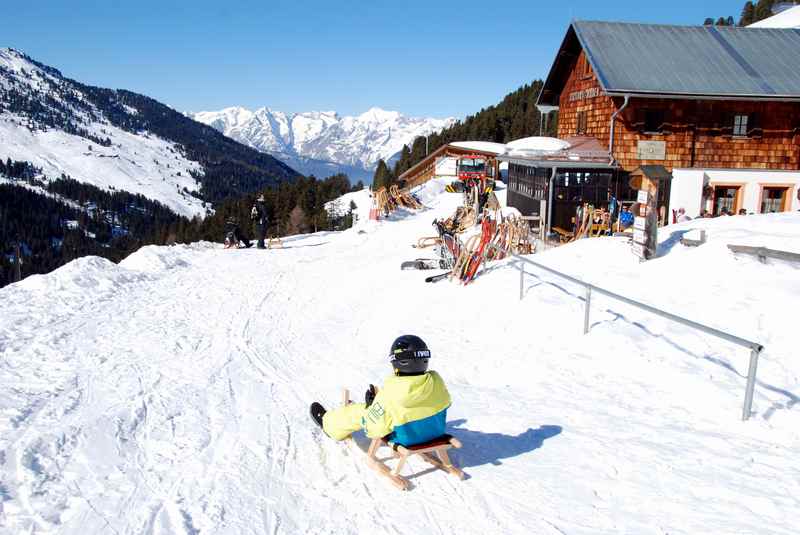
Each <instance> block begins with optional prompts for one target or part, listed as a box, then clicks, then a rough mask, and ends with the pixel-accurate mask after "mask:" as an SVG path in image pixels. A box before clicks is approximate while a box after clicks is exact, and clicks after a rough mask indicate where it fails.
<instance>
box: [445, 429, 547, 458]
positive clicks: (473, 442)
mask: <svg viewBox="0 0 800 535" xmlns="http://www.w3.org/2000/svg"><path fill="white" fill-rule="evenodd" d="M465 423H466V420H465V419H461V420H453V421H451V422H448V424H447V432H448V433H450V434H452V435H453V436H454V437H456V438H458V439H459V440H460V441H461V442H462V444H463V448H461V449H458V450H452V451H453V452H454V453H453V456H454V459H455V464H456V465H458V466H459V467H461V468H470V467H474V466H482V465H484V464H492V465H495V466H497V465H500V464H503V463H501V462H500V461H501V459H508V458H511V457H517V456H519V455H522V454H524V453H529V452H532V451H534V450H537V449H539V448H541V447H542V445H543V444H544V441H545V440H547V439H548V438H553V437H555V436H556V435H559V434H561V431H562V428H561V426H559V425H542V426H539V428H538V429H531V428H528V430H527V431H525V432H523V433H520V434H519V435H506V434H503V433H484V432H483V431H473V430H471V429H466V428H464V427H461V426H462V425H463V424H465Z"/></svg>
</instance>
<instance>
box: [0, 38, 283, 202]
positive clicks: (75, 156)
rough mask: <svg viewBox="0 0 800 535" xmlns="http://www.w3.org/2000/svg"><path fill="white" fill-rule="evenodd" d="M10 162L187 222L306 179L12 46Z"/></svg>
mask: <svg viewBox="0 0 800 535" xmlns="http://www.w3.org/2000/svg"><path fill="white" fill-rule="evenodd" d="M0 158H2V159H3V161H5V160H6V159H11V160H12V161H23V162H29V163H30V164H31V165H33V166H34V167H35V168H37V169H40V170H41V174H42V176H41V179H42V180H44V181H48V180H54V179H57V178H59V177H60V176H61V174H62V173H63V174H66V175H69V176H70V177H71V178H73V179H75V180H78V181H80V182H85V183H88V184H92V185H94V186H97V187H100V188H102V189H105V190H124V191H128V192H130V193H138V194H142V195H144V196H145V197H147V198H150V199H153V200H157V201H160V202H161V203H163V204H165V205H166V206H168V207H169V208H170V209H171V210H172V211H174V212H175V213H177V214H181V215H185V216H193V215H201V216H202V215H204V214H205V213H206V210H207V209H208V206H209V205H208V203H207V202H206V201H211V202H213V201H217V200H219V199H222V198H226V197H229V196H235V195H240V194H244V193H249V192H252V191H257V190H259V189H261V188H263V187H264V186H266V185H270V184H275V183H278V182H280V181H283V180H293V179H294V178H295V177H296V176H297V173H296V172H295V171H294V170H293V169H291V168H289V167H288V166H286V165H284V164H283V163H282V162H280V161H277V160H276V159H275V158H273V157H272V156H269V155H267V154H263V153H261V152H259V151H256V150H253V149H252V148H250V147H246V146H243V145H241V144H239V143H236V142H234V141H232V140H231V139H229V138H227V137H225V136H223V135H221V134H220V133H219V132H217V131H215V130H214V129H212V128H209V127H208V126H206V125H203V124H199V123H197V122H195V121H192V120H191V119H189V118H187V117H185V116H184V115H183V114H181V113H178V112H176V111H175V110H173V109H171V108H169V107H168V106H166V105H164V104H161V103H159V102H157V101H155V100H153V99H151V98H149V97H146V96H144V95H139V94H137V93H133V92H130V91H125V90H111V89H104V88H99V87H93V86H89V85H85V84H82V83H80V82H78V81H75V80H71V79H69V78H66V77H64V76H63V75H62V74H61V72H59V71H58V70H57V69H54V68H53V67H49V66H47V65H44V64H42V63H40V62H37V61H35V60H34V59H32V58H30V57H28V56H27V55H25V54H24V53H22V52H20V51H17V50H14V49H11V48H0ZM231 177H235V179H234V178H231Z"/></svg>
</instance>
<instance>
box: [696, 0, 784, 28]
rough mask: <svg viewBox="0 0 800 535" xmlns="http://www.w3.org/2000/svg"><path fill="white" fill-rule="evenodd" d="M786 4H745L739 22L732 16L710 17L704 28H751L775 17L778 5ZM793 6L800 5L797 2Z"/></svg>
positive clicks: (770, 0) (771, 0) (775, 0)
mask: <svg viewBox="0 0 800 535" xmlns="http://www.w3.org/2000/svg"><path fill="white" fill-rule="evenodd" d="M783 3H786V1H785V0H758V1H757V2H745V4H744V7H742V11H741V14H740V15H739V22H738V23H734V18H733V17H732V16H728V17H719V18H717V19H716V20H715V19H713V18H711V17H709V18H707V19H706V20H705V21H704V22H703V25H704V26H749V25H751V24H753V23H754V22H758V21H760V20H764V19H766V18H769V17H771V16H772V15H773V13H772V9H773V8H774V7H775V5H776V4H783ZM789 3H791V4H800V2H799V1H797V0H795V1H792V2H789Z"/></svg>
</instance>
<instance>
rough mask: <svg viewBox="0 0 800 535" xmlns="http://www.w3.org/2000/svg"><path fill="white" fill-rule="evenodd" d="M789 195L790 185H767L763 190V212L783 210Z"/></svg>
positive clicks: (769, 212)
mask: <svg viewBox="0 0 800 535" xmlns="http://www.w3.org/2000/svg"><path fill="white" fill-rule="evenodd" d="M788 197H789V188H788V187H765V188H764V189H763V190H762V192H761V213H762V214H771V213H773V212H783V211H784V210H785V209H786V205H787V203H786V200H787V199H788Z"/></svg>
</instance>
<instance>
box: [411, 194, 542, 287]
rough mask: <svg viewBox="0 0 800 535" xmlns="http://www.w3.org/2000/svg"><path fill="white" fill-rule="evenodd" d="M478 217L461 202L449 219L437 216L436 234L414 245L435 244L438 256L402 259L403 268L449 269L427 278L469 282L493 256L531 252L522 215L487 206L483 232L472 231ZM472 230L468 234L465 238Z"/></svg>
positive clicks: (481, 220) (429, 280) (482, 222)
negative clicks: (507, 214) (441, 218)
mask: <svg viewBox="0 0 800 535" xmlns="http://www.w3.org/2000/svg"><path fill="white" fill-rule="evenodd" d="M476 219H477V217H476V216H475V212H474V210H472V209H471V207H465V206H461V207H459V208H458V210H456V213H455V214H454V215H453V216H452V217H450V218H448V219H446V220H435V221H434V222H433V226H434V228H436V231H437V233H438V235H437V236H426V237H423V238H420V239H419V240H418V241H417V243H416V245H414V247H417V248H426V247H433V248H434V251H435V252H436V255H437V257H438V258H435V259H431V258H418V259H416V260H412V261H409V262H403V264H402V265H401V268H402V269H436V268H437V267H438V268H440V269H446V270H447V271H446V272H444V273H440V274H438V275H434V276H431V277H428V278H427V279H425V281H426V282H436V281H440V280H443V279H445V278H451V279H456V280H458V281H460V282H461V283H463V284H469V283H470V282H471V281H472V280H474V279H475V277H476V276H477V275H478V273H479V272H480V270H481V267H482V266H485V264H486V262H488V261H490V260H500V259H502V258H505V257H506V256H507V255H508V254H510V253H517V254H530V253H532V252H533V249H534V245H533V242H532V241H531V239H530V228H529V226H528V223H527V221H525V220H524V219H522V218H521V217H519V216H516V215H511V216H503V215H502V212H501V211H500V210H484V212H483V214H482V215H481V218H480V232H479V233H476V232H472V231H473V229H474V228H475V222H476ZM467 234H469V236H468V237H466V238H462V236H465V235H467Z"/></svg>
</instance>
